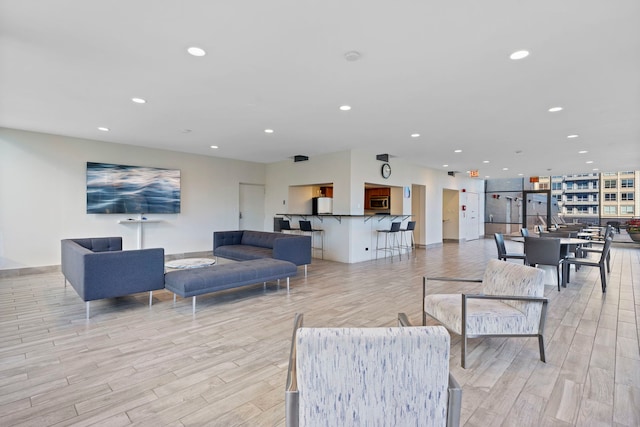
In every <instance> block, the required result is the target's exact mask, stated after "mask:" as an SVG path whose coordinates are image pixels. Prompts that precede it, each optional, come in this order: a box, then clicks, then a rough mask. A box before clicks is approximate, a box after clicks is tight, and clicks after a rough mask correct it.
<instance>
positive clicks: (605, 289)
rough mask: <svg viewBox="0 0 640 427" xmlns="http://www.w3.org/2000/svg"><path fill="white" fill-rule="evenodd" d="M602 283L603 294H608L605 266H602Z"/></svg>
mask: <svg viewBox="0 0 640 427" xmlns="http://www.w3.org/2000/svg"><path fill="white" fill-rule="evenodd" d="M600 282H601V285H602V293H603V294H604V293H605V292H607V273H606V272H605V271H604V265H601V266H600Z"/></svg>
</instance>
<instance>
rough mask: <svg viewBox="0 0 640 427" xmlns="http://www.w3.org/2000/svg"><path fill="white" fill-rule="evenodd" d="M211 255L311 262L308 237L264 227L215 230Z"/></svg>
mask: <svg viewBox="0 0 640 427" xmlns="http://www.w3.org/2000/svg"><path fill="white" fill-rule="evenodd" d="M213 255H215V256H219V257H222V258H228V259H232V260H235V261H247V260H251V259H260V258H274V259H280V260H283V261H289V262H292V263H294V264H295V265H298V266H300V265H304V266H305V274H306V271H307V265H308V264H311V237H310V236H301V235H296V234H284V233H271V232H268V231H251V230H239V231H215V232H214V233H213Z"/></svg>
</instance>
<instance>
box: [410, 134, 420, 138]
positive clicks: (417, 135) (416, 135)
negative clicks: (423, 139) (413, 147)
mask: <svg viewBox="0 0 640 427" xmlns="http://www.w3.org/2000/svg"><path fill="white" fill-rule="evenodd" d="M419 136H420V134H419V133H412V134H411V138H418V137H419Z"/></svg>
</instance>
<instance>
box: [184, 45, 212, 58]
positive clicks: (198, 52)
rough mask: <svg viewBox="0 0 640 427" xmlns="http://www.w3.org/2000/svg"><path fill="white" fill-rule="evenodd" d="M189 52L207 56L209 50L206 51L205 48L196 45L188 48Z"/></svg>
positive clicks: (194, 54)
mask: <svg viewBox="0 0 640 427" xmlns="http://www.w3.org/2000/svg"><path fill="white" fill-rule="evenodd" d="M187 52H189V54H190V55H193V56H205V55H206V54H207V52H205V51H204V49H201V48H199V47H195V46H193V47H190V48H189V49H187Z"/></svg>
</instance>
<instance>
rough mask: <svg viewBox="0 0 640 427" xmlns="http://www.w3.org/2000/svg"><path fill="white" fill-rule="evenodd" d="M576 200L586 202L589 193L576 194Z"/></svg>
mask: <svg viewBox="0 0 640 427" xmlns="http://www.w3.org/2000/svg"><path fill="white" fill-rule="evenodd" d="M577 197H578V201H579V202H588V201H589V195H587V194H578V195H577Z"/></svg>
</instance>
